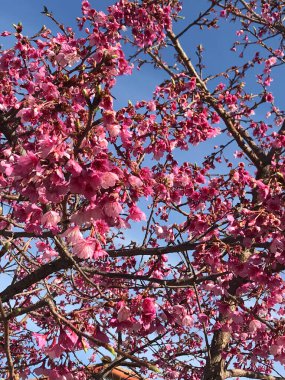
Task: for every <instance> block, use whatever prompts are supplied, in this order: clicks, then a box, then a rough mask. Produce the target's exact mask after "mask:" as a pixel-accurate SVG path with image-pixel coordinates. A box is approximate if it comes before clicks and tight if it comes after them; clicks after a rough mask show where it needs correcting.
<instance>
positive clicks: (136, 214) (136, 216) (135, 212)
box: [129, 205, 146, 222]
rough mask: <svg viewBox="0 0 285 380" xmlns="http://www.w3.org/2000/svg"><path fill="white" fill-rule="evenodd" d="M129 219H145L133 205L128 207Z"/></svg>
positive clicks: (142, 213)
mask: <svg viewBox="0 0 285 380" xmlns="http://www.w3.org/2000/svg"><path fill="white" fill-rule="evenodd" d="M129 217H130V219H132V220H134V221H136V222H140V221H141V220H146V215H145V213H144V212H142V211H141V210H140V209H139V208H138V207H137V206H135V205H133V206H131V207H130V208H129Z"/></svg>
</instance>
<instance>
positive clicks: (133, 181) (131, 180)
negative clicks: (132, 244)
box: [129, 175, 143, 188]
mask: <svg viewBox="0 0 285 380" xmlns="http://www.w3.org/2000/svg"><path fill="white" fill-rule="evenodd" d="M129 183H130V185H131V186H132V187H134V188H138V187H141V186H142V185H143V182H142V180H141V179H140V178H139V177H136V176H134V175H130V177H129Z"/></svg>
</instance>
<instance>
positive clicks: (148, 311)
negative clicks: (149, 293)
mask: <svg viewBox="0 0 285 380" xmlns="http://www.w3.org/2000/svg"><path fill="white" fill-rule="evenodd" d="M155 317H156V304H155V302H154V299H153V298H150V297H147V298H145V299H144V300H143V302H142V321H143V324H144V326H145V328H149V326H150V323H151V322H152V321H153V320H154V319H155Z"/></svg>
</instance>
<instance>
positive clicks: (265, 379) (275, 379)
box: [226, 369, 285, 380]
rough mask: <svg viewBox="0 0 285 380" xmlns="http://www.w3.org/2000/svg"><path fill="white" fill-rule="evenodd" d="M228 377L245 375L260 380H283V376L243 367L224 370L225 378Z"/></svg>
mask: <svg viewBox="0 0 285 380" xmlns="http://www.w3.org/2000/svg"><path fill="white" fill-rule="evenodd" d="M230 377H247V378H249V379H260V380H284V379H285V378H284V377H280V376H272V375H265V374H263V373H261V372H253V371H247V370H244V369H231V370H228V371H227V372H226V379H228V378H230Z"/></svg>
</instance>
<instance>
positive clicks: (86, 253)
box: [73, 237, 95, 259]
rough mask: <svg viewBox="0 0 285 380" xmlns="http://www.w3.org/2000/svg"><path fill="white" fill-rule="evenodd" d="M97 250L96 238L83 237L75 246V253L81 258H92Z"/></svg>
mask: <svg viewBox="0 0 285 380" xmlns="http://www.w3.org/2000/svg"><path fill="white" fill-rule="evenodd" d="M94 250H95V239H93V238H90V237H89V238H87V239H81V240H79V241H78V242H77V243H76V244H74V246H73V253H74V254H75V255H76V256H77V257H79V258H80V259H91V258H92V257H93V254H94Z"/></svg>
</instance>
